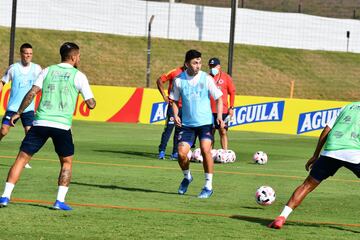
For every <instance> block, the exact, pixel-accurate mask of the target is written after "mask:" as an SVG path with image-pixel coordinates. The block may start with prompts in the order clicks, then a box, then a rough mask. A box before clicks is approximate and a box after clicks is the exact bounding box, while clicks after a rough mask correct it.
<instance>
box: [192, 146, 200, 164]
mask: <svg viewBox="0 0 360 240" xmlns="http://www.w3.org/2000/svg"><path fill="white" fill-rule="evenodd" d="M191 160H192V162H199V163H202V162H203V156H202V154H201V149H200V148H197V149H195V150H194V151H193V153H192V158H191Z"/></svg>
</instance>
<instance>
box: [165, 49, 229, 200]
mask: <svg viewBox="0 0 360 240" xmlns="http://www.w3.org/2000/svg"><path fill="white" fill-rule="evenodd" d="M185 66H186V71H185V72H183V73H181V74H180V75H179V76H178V77H177V78H176V79H175V81H174V86H173V89H172V90H171V92H170V99H172V100H174V104H172V107H173V111H174V118H175V123H176V125H177V126H179V127H181V131H180V133H179V143H178V152H179V159H178V162H179V165H180V168H181V169H182V171H183V174H184V179H183V180H182V182H181V184H180V187H179V189H178V193H179V194H181V195H183V194H185V193H186V191H187V189H188V186H189V184H190V183H191V181H192V180H193V177H192V176H191V172H190V161H189V159H188V158H187V154H188V152H189V150H190V147H191V146H192V144H193V143H194V140H195V137H196V136H198V137H199V140H200V148H201V153H202V156H203V158H204V161H203V167H204V172H205V185H204V187H203V188H202V190H201V193H200V194H199V196H198V197H199V198H209V197H210V196H211V195H212V193H213V188H212V178H213V173H214V162H213V159H212V156H211V143H212V141H213V134H212V124H213V116H212V112H211V107H210V97H209V95H211V96H213V97H214V99H215V101H216V103H217V109H218V113H217V114H218V115H217V119H216V120H217V122H218V124H219V125H220V126H223V125H224V122H223V120H222V104H223V103H222V98H221V96H222V92H221V91H220V90H219V89H218V88H217V87H216V85H215V83H214V80H213V78H212V77H211V76H210V75H208V74H207V73H205V72H203V71H201V70H200V69H201V53H200V52H198V51H197V50H193V49H192V50H189V51H187V52H186V55H185ZM180 97H181V99H182V118H180V117H179V110H178V109H179V107H178V101H179V99H180Z"/></svg>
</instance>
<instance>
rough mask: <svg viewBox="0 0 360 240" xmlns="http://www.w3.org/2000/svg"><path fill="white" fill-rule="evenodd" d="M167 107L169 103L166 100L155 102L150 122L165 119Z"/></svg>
mask: <svg viewBox="0 0 360 240" xmlns="http://www.w3.org/2000/svg"><path fill="white" fill-rule="evenodd" d="M167 108H168V104H167V103H166V102H158V103H154V104H153V105H152V108H151V116H150V123H154V122H159V121H163V120H165V119H166V112H167Z"/></svg>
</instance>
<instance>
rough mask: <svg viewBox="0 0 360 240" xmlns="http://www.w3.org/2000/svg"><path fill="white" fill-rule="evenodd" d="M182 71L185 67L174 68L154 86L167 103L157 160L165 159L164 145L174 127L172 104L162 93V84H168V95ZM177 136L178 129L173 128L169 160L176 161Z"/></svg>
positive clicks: (163, 92)
mask: <svg viewBox="0 0 360 240" xmlns="http://www.w3.org/2000/svg"><path fill="white" fill-rule="evenodd" d="M183 71H185V66H182V67H178V68H175V69H173V70H171V71H170V72H168V73H166V74H163V75H161V76H160V77H159V78H158V80H157V81H156V84H157V87H158V89H159V92H160V94H161V96H162V97H163V99H164V101H165V102H166V103H168V108H167V112H166V122H165V127H164V131H163V133H162V134H161V141H160V145H159V156H158V158H159V159H165V150H166V145H167V143H168V141H169V139H170V136H171V133H172V131H173V129H174V126H175V124H174V114H173V110H172V107H171V104H172V102H171V101H169V97H168V95H167V94H166V93H165V91H164V83H166V82H169V83H168V94H170V90H171V89H172V86H173V80H174V79H175V78H176V77H177V76H178V75H180V74H181V73H182V72H183ZM179 115H180V116H181V100H180V101H179ZM178 134H179V128H178V127H176V126H175V133H174V140H173V141H174V145H173V150H172V154H171V156H170V159H171V160H177V159H178V151H177V143H178V141H177V139H178Z"/></svg>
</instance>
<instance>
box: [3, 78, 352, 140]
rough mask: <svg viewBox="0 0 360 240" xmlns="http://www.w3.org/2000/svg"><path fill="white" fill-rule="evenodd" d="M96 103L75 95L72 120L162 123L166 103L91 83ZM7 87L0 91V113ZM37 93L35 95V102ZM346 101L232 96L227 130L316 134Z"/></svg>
mask: <svg viewBox="0 0 360 240" xmlns="http://www.w3.org/2000/svg"><path fill="white" fill-rule="evenodd" d="M91 88H92V90H93V92H94V95H95V99H96V102H97V106H96V108H95V109H94V110H91V111H90V110H89V109H88V108H87V107H86V104H85V103H84V101H83V100H82V98H81V97H79V99H78V102H77V104H76V109H75V111H74V119H77V120H88V121H102V122H128V123H138V122H140V123H144V124H164V120H165V118H166V111H167V104H166V103H165V102H164V101H163V99H162V97H161V95H160V93H159V92H158V90H156V89H143V88H128V87H110V86H92V87H91ZM9 93H10V91H9V86H8V84H7V85H5V86H4V88H3V91H2V92H0V115H3V114H4V112H5V110H6V105H7V102H8V98H9ZM39 99H40V96H37V98H36V102H37V104H38V102H39ZM347 103H348V102H335V101H320V100H303V99H288V98H271V97H251V96H236V99H235V108H234V117H233V118H232V120H231V121H230V123H229V126H230V129H231V130H238V131H254V132H268V133H283V134H298V135H305V136H319V134H320V131H321V130H322V129H323V128H324V126H325V125H326V123H327V122H328V121H329V120H330V119H331V118H332V117H333V116H334V115H336V114H337V112H338V111H339V110H340V108H341V107H343V106H344V105H346V104H347Z"/></svg>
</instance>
